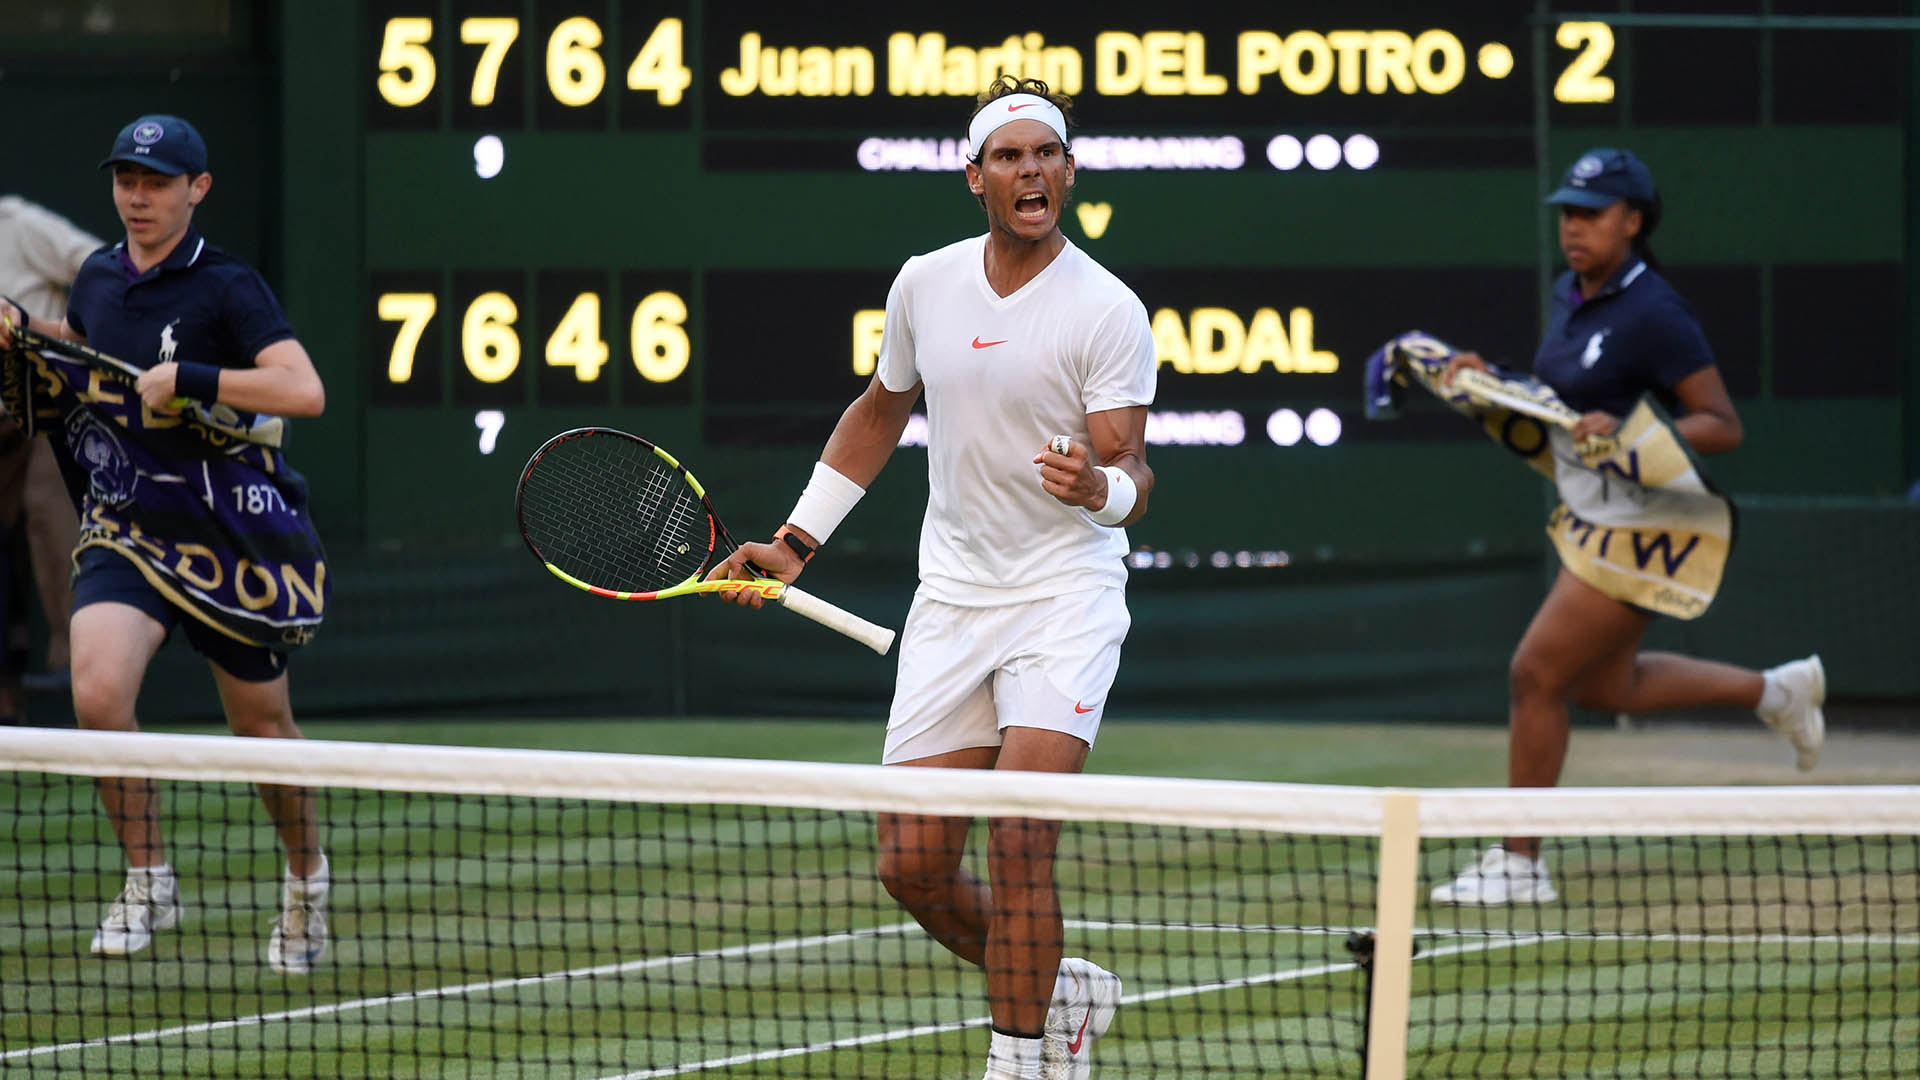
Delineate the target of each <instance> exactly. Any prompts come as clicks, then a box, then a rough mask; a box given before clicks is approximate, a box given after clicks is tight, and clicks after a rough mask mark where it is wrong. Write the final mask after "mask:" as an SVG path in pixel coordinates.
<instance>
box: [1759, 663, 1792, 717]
mask: <svg viewBox="0 0 1920 1080" xmlns="http://www.w3.org/2000/svg"><path fill="white" fill-rule="evenodd" d="M1779 672H1780V669H1779V668H1768V669H1767V670H1765V671H1763V672H1761V673H1760V677H1761V678H1762V679H1764V680H1765V681H1766V685H1765V686H1764V687H1762V688H1761V690H1760V704H1759V705H1758V706H1756V709H1757V710H1758V711H1759V712H1763V713H1770V712H1779V711H1780V710H1781V709H1784V708H1786V707H1787V702H1788V701H1789V700H1790V697H1789V695H1788V694H1787V688H1786V685H1785V684H1784V683H1782V682H1781V681H1780V674H1779Z"/></svg>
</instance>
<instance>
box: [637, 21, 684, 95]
mask: <svg viewBox="0 0 1920 1080" xmlns="http://www.w3.org/2000/svg"><path fill="white" fill-rule="evenodd" d="M692 83H693V72H692V71H689V70H688V69H687V66H686V64H685V63H683V62H682V50H681V34H680V20H679V19H661V20H660V24H659V25H658V26H655V27H654V28H653V33H652V34H651V35H649V36H648V37H647V43H646V44H645V45H642V46H640V54H639V55H638V56H635V57H634V58H633V64H632V65H631V66H629V67H628V68H627V89H629V90H642V91H645V90H651V91H653V92H654V95H655V96H656V97H657V98H659V100H660V104H662V105H678V104H680V92H681V91H683V90H685V89H686V88H687V87H688V86H689V85H691V84H692Z"/></svg>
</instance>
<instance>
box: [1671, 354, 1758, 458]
mask: <svg viewBox="0 0 1920 1080" xmlns="http://www.w3.org/2000/svg"><path fill="white" fill-rule="evenodd" d="M1673 393H1674V396H1675V397H1677V398H1679V399H1680V405H1681V407H1682V408H1684V409H1686V411H1687V415H1685V416H1683V417H1681V418H1680V419H1678V420H1676V421H1674V424H1673V426H1674V429H1675V430H1677V431H1679V432H1680V435H1681V437H1682V438H1684V439H1686V440H1687V442H1688V444H1689V445H1691V446H1692V447H1693V449H1694V450H1695V451H1696V452H1698V453H1702V454H1724V453H1726V452H1727V451H1729V450H1732V449H1734V448H1736V447H1738V446H1739V445H1740V441H1741V439H1742V438H1744V437H1745V432H1744V431H1743V430H1742V429H1741V426H1740V414H1739V413H1737V412H1735V411H1734V409H1733V399H1732V398H1731V397H1730V396H1728V394H1727V384H1726V380H1724V379H1722V378H1721V377H1720V369H1719V368H1717V367H1704V368H1701V369H1700V370H1699V371H1696V372H1694V373H1693V374H1691V375H1689V376H1687V377H1686V378H1684V379H1681V380H1680V381H1679V382H1678V383H1676V384H1675V385H1674V387H1673Z"/></svg>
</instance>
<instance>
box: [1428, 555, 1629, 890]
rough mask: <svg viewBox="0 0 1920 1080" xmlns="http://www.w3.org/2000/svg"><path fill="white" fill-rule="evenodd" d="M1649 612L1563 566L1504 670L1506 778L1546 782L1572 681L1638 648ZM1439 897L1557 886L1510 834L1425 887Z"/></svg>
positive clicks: (1560, 750) (1562, 749) (1554, 765)
mask: <svg viewBox="0 0 1920 1080" xmlns="http://www.w3.org/2000/svg"><path fill="white" fill-rule="evenodd" d="M1651 620H1652V616H1650V615H1647V614H1646V613H1644V612H1642V611H1639V610H1638V609H1635V608H1631V607H1628V606H1627V605H1625V604H1622V603H1620V602H1619V601H1616V600H1613V599H1610V598H1608V597H1607V596H1605V595H1603V594H1602V593H1600V592H1599V591H1598V590H1596V589H1594V588H1593V587H1591V586H1589V585H1587V584H1586V583H1585V582H1582V581H1581V580H1580V579H1578V578H1576V577H1574V576H1573V575H1572V574H1570V573H1568V572H1567V571H1566V570H1561V571H1560V575H1559V577H1557V578H1556V579H1555V580H1554V583H1553V588H1552V589H1550V590H1548V592H1547V597H1546V599H1545V600H1543V601H1541V604H1540V609H1539V610H1538V611H1536V612H1535V613H1534V616H1533V621H1532V622H1531V623H1530V624H1528V626H1527V631H1526V633H1525V634H1523V635H1521V638H1520V644H1519V646H1518V647H1517V648H1515V649H1514V653H1513V661H1512V664H1511V666H1510V668H1509V670H1508V699H1507V782H1508V784H1509V785H1511V786H1513V787H1552V786H1553V785H1554V784H1556V783H1558V782H1559V780H1560V768H1561V766H1562V765H1563V764H1564V763H1565V761H1566V756H1567V740H1568V737H1569V730H1570V729H1569V723H1570V722H1569V718H1568V715H1567V701H1568V698H1569V697H1570V696H1571V694H1572V691H1573V688H1574V687H1575V686H1576V685H1578V684H1579V683H1580V682H1581V680H1582V679H1583V678H1584V677H1585V676H1586V674H1587V673H1588V672H1589V671H1590V670H1592V668H1593V667H1594V666H1595V665H1596V664H1599V663H1601V662H1602V661H1603V660H1605V659H1606V658H1608V657H1611V656H1616V655H1619V654H1621V653H1622V652H1625V653H1626V654H1627V655H1631V654H1632V653H1633V652H1634V651H1636V650H1637V649H1639V647H1640V639H1641V637H1642V636H1643V635H1644V634H1645V633H1646V629H1647V624H1648V623H1649V622H1650V621H1651ZM1430 895H1431V898H1432V900H1433V901H1434V902H1435V903H1439V904H1476V905H1483V906H1498V905H1505V904H1541V903H1550V902H1552V901H1554V900H1557V899H1559V893H1558V891H1557V890H1556V889H1555V888H1554V886H1553V881H1552V878H1551V876H1550V875H1549V873H1548V870H1547V864H1546V862H1545V860H1543V859H1541V857H1540V841H1539V838H1538V837H1532V836H1509V837H1507V838H1506V839H1505V840H1503V841H1502V842H1501V843H1499V844H1495V845H1494V846H1492V847H1490V848H1488V849H1487V850H1486V851H1484V852H1482V853H1481V855H1480V857H1479V859H1478V861H1476V862H1475V863H1474V864H1473V865H1472V866H1469V867H1467V868H1466V869H1465V870H1463V871H1461V873H1460V874H1459V875H1458V876H1457V877H1455V878H1454V879H1453V880H1452V881H1447V882H1443V883H1441V884H1440V885H1438V886H1436V887H1435V888H1434V890H1433V892H1432V893H1431V894H1430Z"/></svg>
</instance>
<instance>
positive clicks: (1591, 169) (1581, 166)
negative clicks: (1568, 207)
mask: <svg viewBox="0 0 1920 1080" xmlns="http://www.w3.org/2000/svg"><path fill="white" fill-rule="evenodd" d="M1605 169H1606V165H1605V164H1603V163H1602V162H1601V161H1600V158H1599V157H1598V156H1597V155H1594V154H1588V155H1587V156H1586V157H1583V158H1581V159H1580V160H1579V161H1576V162H1574V163H1573V180H1574V183H1576V184H1581V181H1585V180H1591V179H1593V178H1594V177H1596V176H1599V175H1600V174H1601V172H1603V171H1605ZM1581 186H1583V187H1584V186H1585V185H1584V184H1581Z"/></svg>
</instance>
